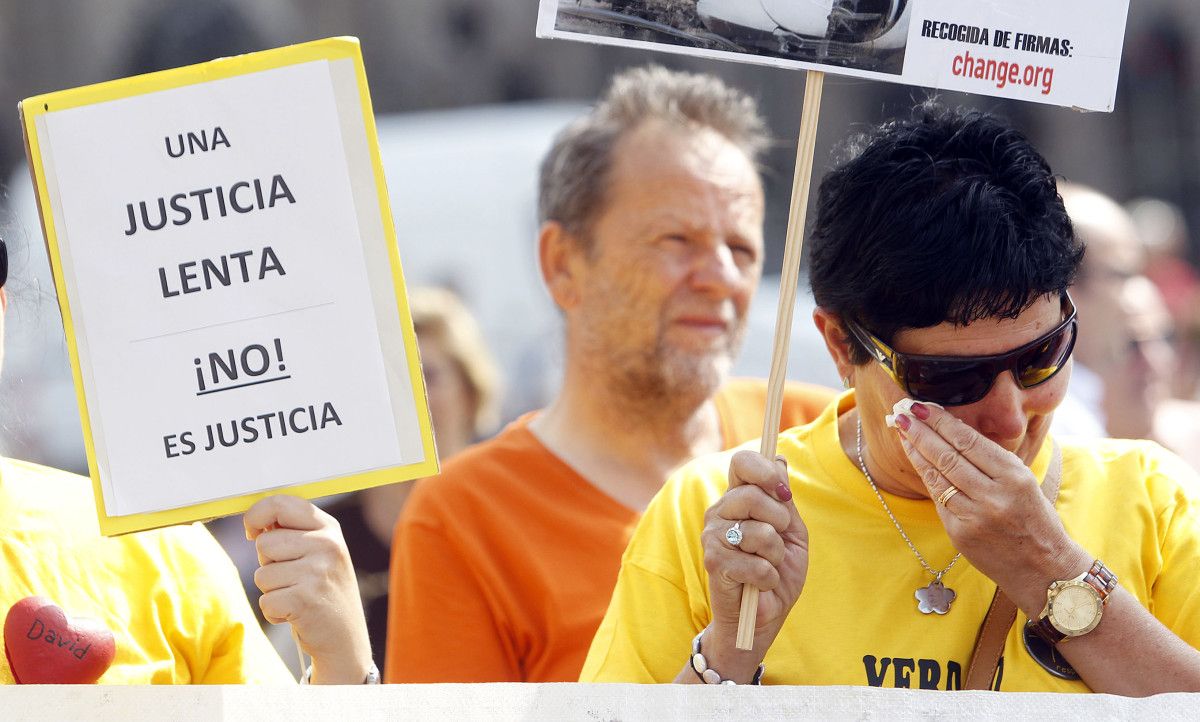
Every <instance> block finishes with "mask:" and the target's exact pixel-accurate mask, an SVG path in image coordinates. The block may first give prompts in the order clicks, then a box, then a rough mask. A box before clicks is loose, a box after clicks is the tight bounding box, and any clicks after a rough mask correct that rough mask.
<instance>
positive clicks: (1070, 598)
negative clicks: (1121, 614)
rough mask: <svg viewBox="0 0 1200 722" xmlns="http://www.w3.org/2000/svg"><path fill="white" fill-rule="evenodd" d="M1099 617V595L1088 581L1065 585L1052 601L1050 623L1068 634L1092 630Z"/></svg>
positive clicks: (1072, 634)
mask: <svg viewBox="0 0 1200 722" xmlns="http://www.w3.org/2000/svg"><path fill="white" fill-rule="evenodd" d="M1099 617H1100V598H1099V595H1098V594H1096V590H1095V589H1092V587H1091V585H1089V584H1087V583H1072V584H1068V585H1065V586H1063V587H1062V588H1061V589H1059V590H1058V593H1057V594H1055V595H1054V600H1053V601H1052V602H1050V623H1051V624H1053V625H1054V626H1055V627H1057V628H1058V630H1059V631H1060V632H1062V633H1063V634H1066V635H1068V636H1075V635H1078V634H1083V633H1084V632H1090V631H1091V630H1092V629H1093V628H1094V627H1095V626H1096V622H1097V621H1099Z"/></svg>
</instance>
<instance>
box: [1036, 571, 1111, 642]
mask: <svg viewBox="0 0 1200 722" xmlns="http://www.w3.org/2000/svg"><path fill="white" fill-rule="evenodd" d="M1116 588H1117V575H1116V574H1113V573H1112V571H1110V570H1109V568H1108V567H1106V566H1104V564H1103V563H1102V562H1101V561H1100V560H1099V559H1097V560H1096V561H1094V562H1092V567H1091V569H1088V570H1087V571H1086V572H1084V573H1083V574H1080V575H1079V576H1077V577H1075V578H1074V579H1064V580H1062V581H1057V582H1054V583H1052V584H1051V585H1050V588H1049V589H1047V590H1046V606H1045V608H1043V609H1042V613H1041V614H1040V615H1039V616H1038V618H1037V620H1033V619H1031V620H1029V622H1028V625H1027V626H1028V627H1029V628H1030V631H1032V632H1034V633H1036V634H1037V635H1038V636H1039V637H1041V638H1042V639H1044V640H1046V641H1047V642H1049V643H1050V644H1058V643H1059V642H1061V641H1063V640H1064V639H1071V638H1073V637H1081V636H1083V635H1085V634H1087V633H1088V632H1090V631H1092V630H1093V629H1095V628H1096V625H1098V624H1100V617H1101V616H1102V615H1103V614H1104V605H1105V604H1108V596H1109V595H1110V594H1112V591H1113V590H1114V589H1116Z"/></svg>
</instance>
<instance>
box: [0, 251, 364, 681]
mask: <svg viewBox="0 0 1200 722" xmlns="http://www.w3.org/2000/svg"><path fill="white" fill-rule="evenodd" d="M7 276H8V254H7V247H6V246H5V244H4V241H3V240H0V360H2V359H3V340H2V337H3V328H4V311H6V310H7V307H8V295H7V288H6V281H7ZM92 492H93V490H92V482H91V480H90V479H88V478H86V477H83V476H78V475H76V474H72V473H69V472H66V471H61V470H58V469H53V468H50V467H46V466H40V465H38V464H32V463H28V462H23V461H17V460H13V459H7V458H0V579H2V580H3V583H2V584H0V613H4V614H5V615H7V614H8V612H9V610H11V609H12V607H13V606H14V605H16V604H17V603H18V602H21V601H22V600H24V599H26V598H28V597H42V598H44V599H45V600H48V601H49V602H50V603H53V604H55V605H57V606H58V607H60V608H61V609H62V610H63V611H64V612H65V614H66V616H67V617H68V618H75V617H89V618H91V619H94V620H97V621H98V622H99V624H100V625H102V626H103V627H104V628H106V629H107V630H108V631H109V632H111V633H112V636H113V639H114V641H115V654H114V657H113V660H112V662H111V665H110V666H108V667H107V669H101V670H100V672H101V674H100V676H99V678H98V680H97V681H98V682H99V683H101V684H244V683H265V684H271V683H276V684H277V683H291V682H292V677H291V675H290V674H289V673H288V671H287V668H286V667H285V666H284V664H283V662H282V661H281V660H280V658H279V656H278V655H277V654H276V653H275V651H274V650H273V649H272V648H271V645H270V643H269V642H268V641H267V639H266V637H265V636H264V635H263V633H262V630H261V629H260V628H259V625H258V622H257V620H256V619H255V617H254V613H253V612H252V611H251V609H250V605H249V604H248V603H247V600H246V595H245V593H244V592H243V590H242V587H241V585H240V584H239V582H238V573H237V570H236V569H235V568H234V566H233V564H232V563H231V562H230V559H229V557H228V556H227V555H226V554H225V553H224V552H223V551H222V549H221V547H220V546H219V545H218V544H217V542H216V541H215V540H214V539H213V537H212V536H211V535H210V534H209V533H208V531H206V530H205V528H204V527H203V526H202V525H200V524H191V525H186V526H174V527H168V528H165V529H156V530H152V531H144V532H138V533H133V534H126V535H123V536H117V537H104V536H101V534H100V530H99V526H98V523H97V519H96V508H95V499H94V497H93V493H92ZM243 524H244V529H245V532H244V533H245V538H253V539H254V540H255V544H254V545H253V546H254V548H255V549H256V550H257V554H258V563H259V567H260V568H259V569H258V571H257V573H256V574H255V579H256V581H258V582H259V586H260V587H261V588H262V590H263V592H264V594H263V595H262V597H261V598H260V602H259V604H260V607H261V609H262V611H263V613H264V614H265V615H266V617H267V619H269V620H271V621H273V622H276V623H281V622H285V621H286V622H291V623H292V629H293V632H294V634H295V635H296V636H297V638H298V639H299V643H300V645H301V647H302V648H303V649H304V651H305V652H306V653H307V654H309V655H311V656H312V659H313V661H312V665H313V666H312V667H311V669H310V677H309V679H310V681H312V682H315V683H361V682H363V681H365V680H366V679H368V678H370V677H371V675H372V671H371V670H372V665H371V659H370V654H369V648H368V642H367V635H366V625H365V623H364V622H363V620H362V614H361V613H360V612H358V611H357V607H358V594H357V588H356V586H355V582H354V571H353V569H352V568H351V566H350V563H349V556H348V555H347V554H346V553H345V547H344V544H343V542H342V539H341V535H340V534H339V533H338V531H337V525H336V523H334V522H333V520H332V518H331V517H329V516H328V515H326V514H324V513H323V512H320V511H319V510H318V509H316V507H314V506H313V505H312V504H310V503H308V502H307V501H303V500H301V499H297V498H295V497H286V496H273V497H268V498H267V499H264V500H262V501H260V502H259V503H257V504H256V505H255V506H254V507H252V508H251V509H250V510H248V511H247V512H246V514H245V516H244V520H243ZM243 545H246V544H245V542H243ZM246 546H249V545H246ZM37 605H38V606H39V607H40V606H41V602H38V603H37ZM347 608H348V609H351V610H352V611H351V612H350V613H345V612H344V611H342V610H344V609H347ZM38 614H39V615H40V614H41V612H38ZM36 619H41V616H38V617H36ZM35 624H36V622H35ZM6 627H7V625H6ZM6 631H7V629H6ZM19 631H20V632H21V633H22V635H24V636H28V635H34V634H37V638H38V639H41V638H42V637H43V636H45V637H46V641H50V639H49V637H50V635H49V634H48V633H47V634H44V635H43V630H35V629H34V628H33V626H32V625H31V627H30V629H29V630H28V631H26V630H24V629H21V630H19ZM51 631H54V630H51ZM58 631H62V630H58ZM29 639H34V637H32V636H29ZM58 647H59V648H63V645H61V644H59V645H58ZM16 649H18V640H6V655H5V657H4V658H2V659H0V684H11V683H14V682H17V681H18V674H17V672H15V671H14V669H13V667H12V664H13V661H14V660H16V661H17V662H18V663H20V662H21V661H22V660H21V658H20V652H16V653H14V651H13V650H16ZM69 651H72V652H73V655H72V659H77V660H82V659H83V656H84V655H86V654H87V653H88V652H89V651H91V646H90V645H89V646H88V647H87V648H86V649H84V648H80V649H77V650H75V649H72V650H69ZM98 653H99V652H98V651H97V654H98ZM64 654H65V652H64ZM42 659H44V658H43V657H39V658H38V660H42ZM24 663H25V664H26V665H28V664H30V658H26V659H25V660H24ZM23 669H24V671H25V673H26V674H30V673H33V674H36V675H37V680H36V681H40V682H48V681H58V682H64V681H74V682H79V681H81V680H79V679H77V678H74V677H71V678H69V679H60V678H56V677H54V674H53V673H51V672H50V671H48V670H47V669H46V667H45V665H39V667H38V669H36V670H31V669H30V668H29V667H28V666H26V667H24V668H23ZM375 678H376V679H377V673H375ZM22 681H24V682H31V681H35V680H32V679H25V680H22ZM84 681H86V680H84Z"/></svg>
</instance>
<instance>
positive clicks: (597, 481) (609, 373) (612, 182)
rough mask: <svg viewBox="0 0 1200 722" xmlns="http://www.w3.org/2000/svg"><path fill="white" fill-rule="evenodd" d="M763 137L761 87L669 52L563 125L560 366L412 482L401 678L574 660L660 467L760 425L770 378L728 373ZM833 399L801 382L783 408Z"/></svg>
mask: <svg viewBox="0 0 1200 722" xmlns="http://www.w3.org/2000/svg"><path fill="white" fill-rule="evenodd" d="M767 140H768V139H767V135H766V129H765V126H764V124H763V121H762V120H761V119H760V117H759V115H758V112H757V110H756V107H755V104H754V102H753V100H751V99H750V98H748V97H747V96H745V95H744V94H742V93H740V92H738V91H736V90H734V89H732V88H730V87H728V86H726V85H725V84H724V83H722V82H721V81H720V80H718V79H716V78H714V77H711V76H706V75H693V74H686V73H677V72H671V71H668V70H665V69H663V68H659V67H650V68H639V69H635V70H630V71H627V72H624V73H622V74H620V75H619V76H617V77H616V78H614V80H613V82H612V85H611V86H610V88H609V90H608V92H607V94H606V95H605V97H604V98H603V99H602V100H601V102H600V103H599V104H598V105H597V106H596V108H595V109H594V110H593V111H592V112H591V113H589V114H588V115H586V116H585V117H583V118H580V119H579V120H578V121H576V122H575V123H573V124H572V125H570V126H569V127H568V128H567V129H566V130H564V131H563V132H562V133H561V134H560V135H559V136H558V138H557V139H556V140H555V143H554V146H553V147H552V148H551V150H550V152H549V154H548V155H547V157H546V158H545V160H544V161H543V164H542V172H541V180H540V194H539V206H540V208H539V213H540V220H541V229H540V232H539V235H538V260H539V263H540V266H541V271H542V278H543V280H544V281H545V284H546V287H547V290H548V291H549V292H550V295H551V297H552V298H553V300H554V302H555V304H557V306H558V307H559V310H560V311H561V313H562V316H563V320H564V325H565V344H564V346H565V354H566V355H565V361H564V377H563V381H562V386H561V388H560V389H559V390H558V392H557V395H556V397H555V398H554V400H553V401H552V403H551V404H550V405H549V406H548V407H546V408H545V409H542V410H541V411H538V412H534V413H531V414H528V415H526V416H524V417H522V418H520V419H518V420H517V421H515V422H513V424H511V425H510V426H509V427H508V428H506V429H505V430H504V431H503V432H501V433H500V434H499V435H498V436H497V437H496V438H494V439H492V440H490V441H487V442H484V443H481V444H478V445H477V446H475V447H473V448H471V449H468V450H467V451H465V452H463V453H462V454H460V455H459V456H457V457H455V458H454V459H452V460H450V461H449V462H448V463H446V464H445V466H444V469H443V472H442V474H441V475H440V476H439V477H435V478H433V479H429V480H425V481H422V482H421V484H420V485H419V486H418V487H417V488H416V489H415V490H414V492H413V494H412V496H411V499H410V501H409V503H408V505H407V507H406V508H405V511H404V514H403V516H402V517H401V519H400V521H399V524H398V526H397V528H396V534H395V537H394V541H393V551H392V578H391V603H390V607H391V608H390V612H389V624H388V650H387V669H386V677H387V679H388V681H392V682H501V681H511V682H552V681H574V680H576V679H577V678H578V675H579V671H580V669H581V668H582V666H583V660H584V657H585V656H586V654H587V650H588V646H589V644H590V643H591V639H592V635H593V634H594V633H595V631H596V628H597V626H598V625H599V623H600V619H601V617H602V616H603V615H604V611H605V609H606V607H607V605H608V600H609V597H610V595H611V593H612V588H613V586H614V584H615V582H616V578H617V571H618V569H619V567H620V558H621V554H622V553H623V551H624V549H625V545H626V543H627V542H628V540H629V535H630V533H631V532H632V530H633V527H634V525H635V524H636V523H637V520H638V517H639V516H640V515H641V513H642V511H643V510H644V509H645V508H646V505H647V504H648V503H649V502H650V500H651V498H652V497H653V496H654V494H655V493H656V492H657V491H658V489H659V488H660V487H661V486H662V483H663V481H664V480H665V479H666V478H667V476H668V474H669V473H670V472H671V471H672V470H674V469H675V468H676V467H678V466H680V465H681V464H683V463H684V462H686V461H688V460H689V459H691V458H693V457H695V456H698V455H700V454H703V453H706V452H710V451H716V450H720V449H724V448H729V447H732V446H735V445H737V444H740V443H742V442H744V441H747V440H750V439H753V438H755V437H757V436H759V435H760V434H761V432H762V419H763V414H764V405H765V399H766V387H765V384H764V383H762V382H760V381H732V382H730V381H728V380H727V376H728V374H729V370H730V367H731V366H732V363H733V360H734V357H735V355H736V353H737V350H738V348H739V346H740V342H741V339H742V336H743V331H744V328H745V321H746V313H747V308H748V306H749V303H750V299H751V298H753V296H754V291H755V288H756V287H757V284H758V280H759V277H760V275H761V272H762V261H763V238H762V225H763V213H764V200H763V190H762V184H761V181H760V179H759V175H758V169H757V166H756V164H755V159H756V156H757V154H758V153H759V151H760V150H761V149H762V148H763V147H764V146H765V145H766V143H767ZM830 398H832V392H831V391H828V390H825V389H821V388H818V387H811V386H802V385H792V386H789V388H788V390H787V392H786V396H785V402H784V414H783V420H782V424H781V427H782V428H787V427H788V426H791V425H794V424H799V423H805V422H807V421H809V420H810V419H812V418H814V417H815V416H816V415H817V414H818V413H819V412H820V410H821V409H822V408H823V407H824V405H825V404H826V402H827V401H828V400H829V399H830Z"/></svg>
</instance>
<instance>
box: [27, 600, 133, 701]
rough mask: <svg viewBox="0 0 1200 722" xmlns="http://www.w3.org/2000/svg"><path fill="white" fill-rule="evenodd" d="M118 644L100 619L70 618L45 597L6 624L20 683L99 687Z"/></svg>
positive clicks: (28, 601) (29, 603)
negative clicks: (91, 685) (99, 681)
mask: <svg viewBox="0 0 1200 722" xmlns="http://www.w3.org/2000/svg"><path fill="white" fill-rule="evenodd" d="M116 653H117V642H116V640H115V639H114V638H113V633H112V632H111V631H109V630H108V628H107V627H105V626H104V625H102V624H101V623H100V622H98V621H96V620H94V619H86V618H82V617H81V618H79V619H68V618H67V614H66V612H64V611H63V610H62V608H61V607H59V606H58V605H57V604H55V603H54V602H52V601H50V600H49V599H46V598H45V597H25V598H24V599H22V600H21V601H19V602H17V603H16V604H14V605H12V608H11V609H9V610H8V616H7V617H5V619H4V656H6V657H7V658H8V666H9V668H10V669H12V673H13V678H14V679H15V680H16V681H17V684H94V683H95V682H96V680H98V679H100V675H102V674H104V673H105V672H106V671H107V670H108V668H109V667H110V666H111V665H112V663H113V657H114V656H116Z"/></svg>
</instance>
